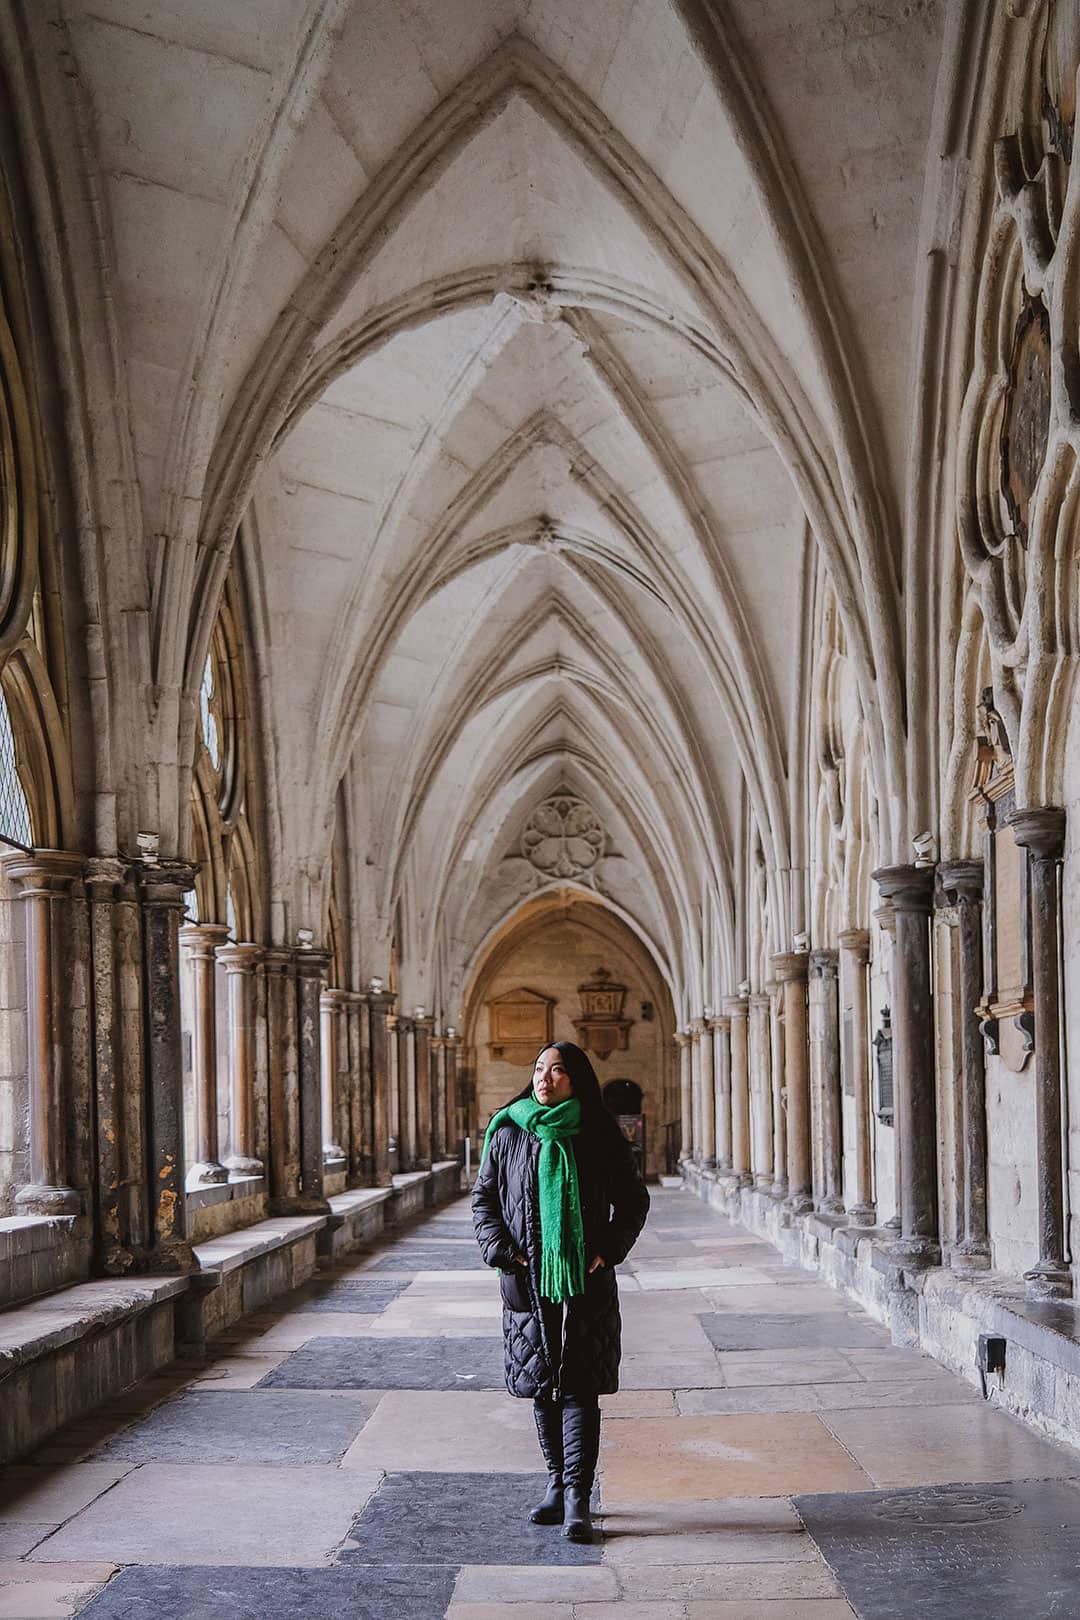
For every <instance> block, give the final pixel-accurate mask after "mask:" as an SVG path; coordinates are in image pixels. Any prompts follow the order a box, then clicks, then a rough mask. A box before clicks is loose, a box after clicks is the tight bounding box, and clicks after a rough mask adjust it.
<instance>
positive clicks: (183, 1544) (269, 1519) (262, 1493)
mask: <svg viewBox="0 0 1080 1620" xmlns="http://www.w3.org/2000/svg"><path fill="white" fill-rule="evenodd" d="M378 1484H379V1476H378V1475H377V1474H363V1473H360V1472H359V1471H358V1470H352V1469H349V1470H343V1469H336V1468H326V1467H299V1466H298V1467H293V1468H277V1467H274V1466H273V1465H272V1464H270V1465H258V1466H255V1465H247V1464H244V1465H237V1464H218V1465H203V1464H198V1463H187V1464H179V1465H173V1464H167V1463H145V1464H143V1466H142V1467H140V1468H136V1469H134V1470H133V1471H132V1472H131V1473H130V1474H128V1475H126V1476H125V1478H124V1479H122V1480H121V1481H120V1483H119V1484H118V1485H116V1486H114V1488H113V1489H112V1490H111V1491H109V1492H107V1494H106V1495H104V1496H103V1497H101V1498H99V1500H98V1501H96V1502H93V1503H91V1505H90V1506H89V1507H88V1508H85V1509H84V1510H83V1511H82V1512H81V1513H79V1514H77V1515H76V1517H75V1518H73V1519H71V1520H70V1521H69V1522H68V1523H67V1524H66V1525H64V1526H63V1527H62V1528H61V1529H60V1530H58V1531H56V1533H55V1534H54V1535H52V1536H49V1537H48V1538H47V1540H45V1541H44V1542H42V1543H41V1544H40V1546H38V1547H37V1548H36V1549H35V1551H34V1553H33V1557H34V1558H35V1560H41V1561H45V1562H49V1563H55V1562H56V1561H57V1560H62V1559H108V1560H109V1561H110V1562H112V1563H114V1564H160V1563H161V1562H162V1561H163V1560H164V1561H165V1562H167V1563H169V1564H215V1565H216V1564H251V1565H255V1564H258V1565H263V1564H265V1565H273V1566H275V1567H279V1566H280V1567H286V1568H287V1567H289V1566H292V1565H298V1564H310V1565H319V1564H324V1563H326V1561H327V1560H328V1559H329V1557H330V1555H331V1554H332V1552H333V1551H334V1549H335V1548H336V1547H337V1545H338V1543H339V1542H340V1541H341V1540H342V1539H343V1538H344V1537H345V1535H346V1534H347V1533H348V1530H349V1527H350V1525H351V1524H352V1523H353V1520H354V1519H355V1517H356V1515H357V1514H358V1513H360V1512H361V1510H362V1509H363V1507H364V1504H365V1502H366V1501H367V1500H368V1498H369V1497H370V1496H371V1495H372V1493H373V1492H374V1491H375V1489H376V1488H377V1486H378ZM384 1561H385V1562H390V1560H384Z"/></svg>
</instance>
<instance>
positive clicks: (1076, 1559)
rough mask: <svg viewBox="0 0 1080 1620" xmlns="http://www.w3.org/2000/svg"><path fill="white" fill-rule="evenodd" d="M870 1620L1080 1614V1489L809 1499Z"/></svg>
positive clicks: (1024, 1619) (829, 1552)
mask: <svg viewBox="0 0 1080 1620" xmlns="http://www.w3.org/2000/svg"><path fill="white" fill-rule="evenodd" d="M795 1506H796V1508H797V1509H798V1512H799V1514H800V1515H801V1517H802V1520H803V1523H804V1524H805V1525H806V1528H807V1530H808V1531H809V1532H810V1534H811V1536H812V1537H813V1539H814V1540H815V1541H816V1542H817V1545H818V1547H819V1548H820V1549H821V1552H822V1554H823V1556H824V1557H825V1559H826V1561H827V1563H828V1564H829V1566H830V1567H831V1569H832V1570H833V1573H834V1574H835V1575H836V1578H837V1579H838V1581H839V1582H840V1584H841V1586H842V1587H843V1589H844V1594H845V1596H846V1597H847V1599H848V1601H849V1602H850V1603H851V1605H852V1607H853V1608H854V1609H855V1610H856V1611H857V1613H858V1614H859V1617H860V1620H896V1617H897V1615H898V1614H900V1613H904V1614H908V1613H911V1614H918V1616H919V1620H1066V1617H1069V1620H1071V1617H1072V1616H1075V1615H1076V1614H1077V1613H1080V1599H1078V1596H1077V1594H1078V1591H1080V1492H1077V1491H1076V1490H1074V1489H1073V1488H1072V1486H1070V1485H1068V1484H1065V1483H1063V1482H1061V1481H1056V1480H1053V1481H1033V1482H1028V1483H1026V1484H1020V1485H1016V1484H1013V1485H938V1486H928V1487H923V1488H920V1489H918V1490H901V1491H867V1492H865V1493H859V1494H858V1495H853V1496H847V1495H844V1496H801V1497H796V1498H795Z"/></svg>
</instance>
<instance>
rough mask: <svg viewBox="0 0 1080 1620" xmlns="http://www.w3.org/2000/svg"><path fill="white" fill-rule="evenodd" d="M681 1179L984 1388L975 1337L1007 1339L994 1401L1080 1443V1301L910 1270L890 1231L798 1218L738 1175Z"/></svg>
mask: <svg viewBox="0 0 1080 1620" xmlns="http://www.w3.org/2000/svg"><path fill="white" fill-rule="evenodd" d="M682 1174H683V1183H684V1185H685V1186H686V1187H687V1188H688V1189H689V1190H690V1191H692V1192H694V1193H696V1195H697V1196H698V1197H699V1198H701V1199H703V1200H704V1201H705V1202H706V1203H708V1204H710V1205H712V1207H713V1208H715V1209H717V1210H719V1211H720V1212H721V1213H723V1214H725V1215H727V1216H729V1217H730V1219H732V1220H734V1221H738V1222H739V1224H740V1225H741V1226H744V1227H746V1229H747V1230H748V1231H750V1232H754V1233H756V1234H757V1235H758V1236H760V1237H763V1238H767V1239H768V1241H769V1242H770V1243H773V1244H775V1246H776V1247H777V1248H778V1249H779V1250H780V1252H781V1254H782V1255H783V1256H784V1258H785V1260H789V1261H790V1262H791V1264H792V1265H798V1266H801V1267H803V1268H805V1269H806V1270H810V1271H816V1272H818V1273H819V1274H820V1275H821V1277H822V1278H823V1279H824V1280H825V1281H826V1282H828V1283H830V1284H831V1285H832V1286H833V1287H834V1288H838V1289H840V1290H842V1291H843V1292H844V1293H846V1294H849V1295H850V1296H851V1298H852V1300H853V1301H854V1302H855V1303H856V1304H858V1305H861V1306H862V1308H863V1309H864V1310H865V1311H867V1312H869V1314H870V1315H871V1316H873V1317H875V1318H876V1319H877V1320H878V1321H879V1322H882V1323H884V1325H885V1326H886V1327H888V1329H889V1331H890V1333H891V1335H892V1338H893V1342H894V1343H896V1344H901V1345H904V1346H906V1347H908V1348H911V1349H916V1350H922V1351H924V1352H925V1353H926V1354H927V1355H931V1356H933V1357H934V1358H935V1359H936V1360H938V1361H940V1362H942V1363H943V1364H944V1365H945V1366H946V1367H948V1368H949V1370H950V1371H951V1372H954V1373H956V1374H957V1375H958V1376H959V1377H961V1378H963V1379H965V1380H967V1382H968V1383H973V1384H976V1385H978V1384H979V1383H980V1377H979V1373H978V1366H977V1361H976V1355H977V1350H978V1341H979V1335H980V1334H982V1333H987V1334H993V1335H995V1336H998V1337H1000V1338H1003V1339H1004V1340H1005V1341H1006V1352H1005V1372H1004V1374H1003V1375H1002V1376H1000V1377H999V1376H998V1375H991V1376H990V1377H989V1378H988V1379H987V1390H986V1393H987V1397H988V1399H990V1400H992V1401H993V1404H994V1405H995V1406H998V1407H1001V1408H1002V1409H1003V1410H1005V1411H1008V1412H1011V1413H1012V1414H1013V1415H1014V1416H1016V1417H1019V1418H1023V1419H1024V1420H1025V1421H1026V1422H1028V1423H1031V1424H1032V1425H1033V1426H1034V1427H1036V1428H1038V1429H1039V1430H1041V1431H1042V1432H1043V1433H1044V1434H1048V1435H1050V1436H1051V1437H1052V1438H1054V1439H1058V1440H1064V1441H1066V1442H1068V1443H1069V1444H1070V1445H1074V1446H1076V1445H1080V1306H1078V1305H1074V1304H1072V1303H1071V1302H1066V1303H1062V1304H1056V1303H1055V1304H1041V1303H1034V1302H1032V1301H1029V1300H1028V1299H1027V1297H1026V1291H1025V1288H1024V1284H1023V1282H1022V1281H1020V1280H1019V1279H1017V1278H1013V1277H1007V1276H1003V1275H1001V1274H1000V1273H996V1272H992V1271H986V1272H979V1273H973V1274H968V1275H964V1274H961V1273H958V1272H954V1271H952V1270H951V1269H950V1268H949V1267H947V1266H937V1267H933V1268H931V1269H929V1270H908V1269H905V1268H904V1267H903V1266H902V1265H899V1264H898V1263H897V1262H896V1260H895V1259H894V1258H893V1257H892V1256H891V1255H890V1253H889V1243H890V1240H892V1239H893V1238H895V1233H894V1232H892V1231H891V1230H889V1229H888V1228H865V1227H852V1226H848V1225H846V1224H844V1222H843V1221H842V1220H841V1219H838V1218H836V1217H832V1216H823V1215H819V1214H816V1213H814V1214H807V1215H795V1216H793V1215H792V1214H791V1212H790V1211H789V1210H786V1209H785V1208H784V1206H783V1204H782V1203H780V1202H779V1201H777V1200H776V1199H774V1198H772V1197H770V1195H769V1194H768V1193H766V1192H763V1191H761V1190H760V1189H758V1188H755V1187H740V1186H739V1185H738V1183H737V1181H736V1179H735V1178H734V1177H733V1176H725V1175H723V1174H722V1173H720V1172H717V1171H709V1170H701V1169H699V1168H698V1166H696V1165H692V1164H684V1165H683V1166H682Z"/></svg>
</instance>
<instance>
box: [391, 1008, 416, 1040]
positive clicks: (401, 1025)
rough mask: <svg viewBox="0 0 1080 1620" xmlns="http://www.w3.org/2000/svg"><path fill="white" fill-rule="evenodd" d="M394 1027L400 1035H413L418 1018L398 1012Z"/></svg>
mask: <svg viewBox="0 0 1080 1620" xmlns="http://www.w3.org/2000/svg"><path fill="white" fill-rule="evenodd" d="M394 1028H395V1029H396V1030H397V1032H398V1034H399V1035H411V1034H412V1032H413V1030H414V1029H415V1028H416V1019H415V1018H410V1017H408V1015H407V1014H406V1013H398V1015H397V1017H396V1018H395V1019H394Z"/></svg>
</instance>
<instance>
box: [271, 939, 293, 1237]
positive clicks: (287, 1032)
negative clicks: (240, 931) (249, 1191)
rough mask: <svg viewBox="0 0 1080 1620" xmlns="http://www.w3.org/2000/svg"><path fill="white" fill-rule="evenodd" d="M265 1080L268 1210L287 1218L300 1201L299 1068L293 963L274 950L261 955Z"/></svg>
mask: <svg viewBox="0 0 1080 1620" xmlns="http://www.w3.org/2000/svg"><path fill="white" fill-rule="evenodd" d="M262 972H263V974H264V976H265V980H266V1031H265V1036H266V1077H267V1112H268V1115H269V1125H270V1152H269V1171H270V1209H271V1212H272V1213H273V1214H275V1215H284V1214H291V1213H292V1212H293V1210H294V1208H295V1206H296V1203H297V1201H298V1200H299V1198H300V1068H299V1060H298V1057H297V1044H296V1016H297V995H296V979H295V974H296V964H295V962H294V960H293V953H292V951H289V950H283V949H281V948H279V947H272V948H270V949H268V950H265V951H263V957H262Z"/></svg>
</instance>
